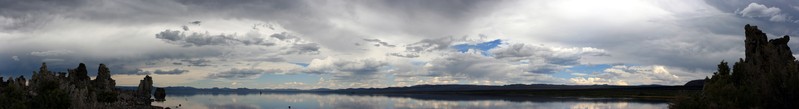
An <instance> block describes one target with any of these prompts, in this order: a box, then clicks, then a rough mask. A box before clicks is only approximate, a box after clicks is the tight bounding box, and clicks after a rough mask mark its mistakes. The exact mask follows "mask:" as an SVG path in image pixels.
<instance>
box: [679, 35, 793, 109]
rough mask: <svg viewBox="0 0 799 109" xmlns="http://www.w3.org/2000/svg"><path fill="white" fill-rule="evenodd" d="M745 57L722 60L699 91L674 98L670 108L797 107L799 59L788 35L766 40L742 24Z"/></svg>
mask: <svg viewBox="0 0 799 109" xmlns="http://www.w3.org/2000/svg"><path fill="white" fill-rule="evenodd" d="M744 30H745V31H746V32H745V34H746V40H744V44H745V47H746V51H745V54H746V57H745V59H739V60H738V62H735V64H733V66H732V70H731V69H730V67H729V66H728V65H727V62H724V61H722V62H721V63H720V64H719V65H718V71H717V72H715V73H714V74H713V76H712V77H711V78H709V79H706V80H705V85H704V87H703V90H702V92H701V94H696V95H693V96H691V97H683V98H680V99H677V100H675V102H673V103H672V105H670V107H671V108H710V109H738V108H763V109H787V108H795V107H799V61H797V60H796V58H795V57H793V53H791V49H790V48H789V47H788V41H789V40H790V37H789V36H783V37H781V38H777V39H772V40H767V37H766V34H765V33H763V32H762V31H761V30H760V29H758V28H757V26H750V25H746V26H744Z"/></svg>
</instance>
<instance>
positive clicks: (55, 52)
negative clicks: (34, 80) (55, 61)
mask: <svg viewBox="0 0 799 109" xmlns="http://www.w3.org/2000/svg"><path fill="white" fill-rule="evenodd" d="M72 53H74V52H72V51H70V50H50V51H34V52H31V53H30V54H31V55H33V56H41V57H47V56H62V55H69V54H72Z"/></svg>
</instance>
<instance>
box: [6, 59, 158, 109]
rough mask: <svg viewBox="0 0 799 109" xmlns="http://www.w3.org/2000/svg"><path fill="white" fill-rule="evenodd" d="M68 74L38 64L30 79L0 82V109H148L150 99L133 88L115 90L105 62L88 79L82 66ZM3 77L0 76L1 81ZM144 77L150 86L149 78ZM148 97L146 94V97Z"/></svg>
mask: <svg viewBox="0 0 799 109" xmlns="http://www.w3.org/2000/svg"><path fill="white" fill-rule="evenodd" d="M68 70H69V74H68V75H69V76H68V77H67V76H65V75H66V74H64V73H62V72H59V73H58V75H57V74H56V73H53V72H51V71H49V70H48V69H47V64H45V63H42V66H41V67H40V68H39V71H38V72H36V71H34V72H33V75H32V76H31V79H30V80H26V79H25V77H24V76H20V77H18V78H16V79H14V78H9V79H8V82H0V109H27V108H33V109H66V108H72V109H150V108H158V107H155V106H151V105H150V102H151V100H150V99H149V98H147V99H140V98H139V97H137V96H136V95H137V93H136V92H134V91H123V90H115V89H114V87H115V85H116V83H115V81H114V79H112V78H111V73H110V70H109V69H108V68H107V67H105V65H102V64H101V65H100V67H99V72H98V76H97V78H96V79H95V80H90V78H89V76H88V75H87V71H86V66H85V65H84V64H83V63H81V64H80V65H79V66H78V68H75V69H68ZM2 78H3V77H0V80H2ZM149 78H150V77H149V76H148V77H146V78H145V80H148V81H147V82H148V83H149V85H150V87H152V86H151V85H152V80H151V79H149ZM148 97H149V96H148Z"/></svg>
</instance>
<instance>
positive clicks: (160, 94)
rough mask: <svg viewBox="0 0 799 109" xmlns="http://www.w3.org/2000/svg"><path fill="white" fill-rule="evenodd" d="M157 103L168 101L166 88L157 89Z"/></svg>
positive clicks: (155, 94)
mask: <svg viewBox="0 0 799 109" xmlns="http://www.w3.org/2000/svg"><path fill="white" fill-rule="evenodd" d="M153 96H155V101H164V100H166V90H164V88H155V93H154V94H153Z"/></svg>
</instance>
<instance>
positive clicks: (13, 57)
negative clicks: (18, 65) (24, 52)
mask: <svg viewBox="0 0 799 109" xmlns="http://www.w3.org/2000/svg"><path fill="white" fill-rule="evenodd" d="M11 59H13V60H14V61H19V56H11Z"/></svg>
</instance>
